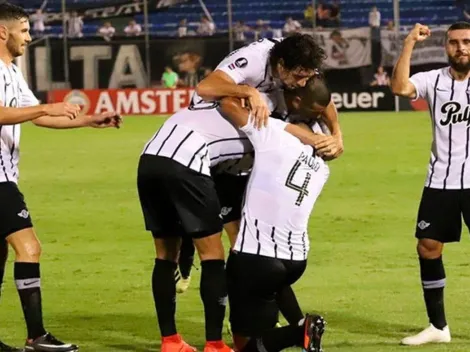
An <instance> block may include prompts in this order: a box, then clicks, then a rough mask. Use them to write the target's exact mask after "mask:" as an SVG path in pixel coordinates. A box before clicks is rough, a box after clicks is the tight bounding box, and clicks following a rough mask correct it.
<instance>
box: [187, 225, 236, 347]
mask: <svg viewBox="0 0 470 352" xmlns="http://www.w3.org/2000/svg"><path fill="white" fill-rule="evenodd" d="M194 245H195V246H196V248H197V251H198V254H199V258H200V259H201V284H200V293H201V299H202V302H203V304H204V313H205V321H206V345H205V347H204V352H220V351H224V352H225V351H231V349H230V347H228V346H227V345H226V344H225V343H224V342H223V341H222V329H223V323H224V317H225V308H226V305H227V278H226V275H225V260H224V258H225V253H224V246H223V244H222V239H221V233H220V232H219V233H217V234H214V235H211V236H207V237H203V238H195V239H194Z"/></svg>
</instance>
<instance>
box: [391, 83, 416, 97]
mask: <svg viewBox="0 0 470 352" xmlns="http://www.w3.org/2000/svg"><path fill="white" fill-rule="evenodd" d="M390 88H391V89H392V93H393V94H395V95H398V96H400V97H406V98H412V97H413V96H414V94H415V92H414V89H413V88H414V87H413V86H412V85H411V87H410V85H407V84H401V83H400V82H396V81H394V80H392V81H391V84H390Z"/></svg>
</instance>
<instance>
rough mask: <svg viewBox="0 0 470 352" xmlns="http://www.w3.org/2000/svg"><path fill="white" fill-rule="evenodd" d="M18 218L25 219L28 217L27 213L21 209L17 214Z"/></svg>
mask: <svg viewBox="0 0 470 352" xmlns="http://www.w3.org/2000/svg"><path fill="white" fill-rule="evenodd" d="M17 215H18V216H19V217H20V218H23V219H27V218H28V217H29V212H28V211H27V210H26V209H23V210H22V211H21V212H19V213H18V214H17Z"/></svg>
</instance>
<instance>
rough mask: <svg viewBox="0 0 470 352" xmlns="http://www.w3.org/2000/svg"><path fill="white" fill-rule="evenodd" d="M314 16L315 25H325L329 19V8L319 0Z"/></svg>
mask: <svg viewBox="0 0 470 352" xmlns="http://www.w3.org/2000/svg"><path fill="white" fill-rule="evenodd" d="M315 12H316V16H317V27H327V26H328V21H329V20H330V9H329V8H328V7H327V6H326V5H325V4H324V3H323V1H319V2H318V5H317V10H316V11H315Z"/></svg>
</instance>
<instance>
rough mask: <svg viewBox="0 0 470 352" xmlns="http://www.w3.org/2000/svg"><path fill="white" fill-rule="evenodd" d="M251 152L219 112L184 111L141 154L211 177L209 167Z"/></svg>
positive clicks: (251, 148)
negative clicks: (174, 162) (178, 164)
mask: <svg viewBox="0 0 470 352" xmlns="http://www.w3.org/2000/svg"><path fill="white" fill-rule="evenodd" d="M252 152H253V147H252V145H251V143H250V141H249V140H248V138H247V137H246V136H245V135H244V133H242V132H241V131H240V130H239V129H238V128H236V127H235V126H234V125H233V124H232V122H230V120H229V119H227V118H225V117H224V116H222V115H221V113H220V112H219V110H218V109H216V108H214V109H201V110H190V109H183V110H181V111H179V112H177V113H176V114H174V115H172V116H171V117H170V118H169V119H168V120H166V122H165V123H164V124H163V126H162V127H161V128H160V129H159V130H158V131H157V133H155V135H154V136H153V137H152V138H151V139H150V141H149V142H148V143H147V144H146V146H145V148H144V151H143V154H151V155H159V156H163V157H166V158H170V159H173V160H175V161H177V162H179V163H180V164H182V165H184V166H186V167H189V168H190V169H192V170H194V171H197V172H200V173H202V174H204V175H207V176H210V175H211V173H210V168H211V167H214V166H215V165H217V164H219V163H221V162H223V161H226V160H232V159H240V158H242V157H243V156H244V155H247V154H250V153H252Z"/></svg>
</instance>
